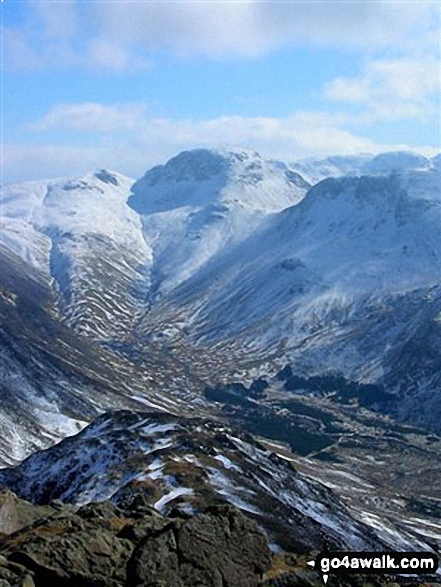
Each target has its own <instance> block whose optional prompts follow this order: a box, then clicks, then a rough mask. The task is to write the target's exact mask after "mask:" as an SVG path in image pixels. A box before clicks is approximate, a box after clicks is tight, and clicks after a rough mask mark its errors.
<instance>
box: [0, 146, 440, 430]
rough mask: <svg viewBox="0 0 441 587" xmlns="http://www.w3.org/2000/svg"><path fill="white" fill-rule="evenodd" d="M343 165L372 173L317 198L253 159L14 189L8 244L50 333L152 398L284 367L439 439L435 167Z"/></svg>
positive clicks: (402, 159) (316, 190) (425, 163)
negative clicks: (149, 388) (342, 379)
mask: <svg viewBox="0 0 441 587" xmlns="http://www.w3.org/2000/svg"><path fill="white" fill-rule="evenodd" d="M329 161H331V159H330V160H329ZM332 161H333V164H335V165H337V164H338V165H337V166H338V167H339V169H340V171H339V173H350V174H351V175H352V174H353V170H354V168H355V167H357V165H358V166H359V167H363V168H366V169H370V170H371V173H372V174H373V175H370V176H367V175H362V176H361V177H341V178H333V179H327V180H325V181H323V182H321V183H319V184H318V185H316V186H314V187H313V188H311V189H309V191H307V189H308V187H309V186H308V184H307V183H306V182H305V181H304V180H303V178H302V177H301V176H300V175H298V174H297V173H295V172H294V171H293V170H292V168H290V167H289V166H286V165H285V164H283V163H279V162H272V161H266V160H264V159H263V158H261V157H260V156H259V155H258V154H257V153H255V152H250V151H235V152H233V151H212V150H206V149H198V150H195V151H188V152H184V153H181V154H180V155H178V156H176V157H175V158H173V159H171V160H170V161H169V162H168V163H166V164H165V165H161V166H158V167H155V168H154V169H151V170H150V171H148V172H147V173H146V174H145V176H144V177H143V178H141V179H140V180H139V181H137V182H135V183H133V181H132V180H130V179H129V178H126V177H124V176H121V175H120V174H117V173H114V172H108V171H104V170H101V171H98V172H96V173H91V174H87V175H86V176H84V177H82V178H77V179H73V180H69V179H61V180H54V181H50V182H31V183H26V184H19V185H14V186H8V187H6V188H4V190H3V193H2V195H1V203H2V213H3V216H2V229H3V230H2V231H1V233H0V234H1V237H0V238H1V241H2V243H3V244H4V246H5V250H8V251H9V252H10V254H15V255H18V257H19V258H20V259H21V260H22V262H23V263H26V264H28V265H26V266H29V267H33V269H32V271H34V272H36V273H38V279H39V280H41V281H42V282H43V283H44V284H45V287H46V288H48V289H49V290H51V291H52V295H53V311H52V313H51V316H53V318H54V319H55V320H58V319H61V320H62V321H63V322H64V324H65V325H66V326H68V327H70V328H73V329H74V330H75V331H76V332H77V333H80V334H82V335H86V336H87V337H89V338H90V339H92V340H95V341H98V342H100V343H101V344H105V345H106V347H107V348H108V349H109V348H110V349H113V350H115V349H117V351H118V352H119V353H122V354H124V355H125V357H126V359H128V360H129V361H134V362H135V364H136V368H138V366H139V365H142V366H143V368H148V369H150V370H152V371H155V373H156V374H159V373H162V375H161V376H159V375H158V377H159V379H157V385H159V382H160V385H165V386H167V389H168V388H169V381H173V386H174V387H175V389H180V390H181V391H180V393H183V391H182V390H183V388H184V387H185V386H187V384H189V381H190V379H188V378H187V375H189V376H190V378H191V377H192V376H195V377H196V380H198V381H199V382H200V383H199V385H200V386H203V382H204V381H206V380H207V378H210V379H211V378H213V377H222V376H223V375H225V373H228V374H231V373H232V372H233V371H234V370H235V369H236V370H237V373H240V374H242V375H244V376H247V373H248V372H249V370H250V369H254V372H255V370H257V371H258V370H259V369H260V366H262V365H265V367H266V368H267V367H268V366H271V365H276V366H277V367H278V366H280V365H282V364H284V363H286V362H288V361H289V362H294V363H295V365H296V369H297V370H298V371H299V372H301V373H302V374H303V375H308V374H312V373H324V372H329V371H333V372H339V373H341V374H342V375H344V376H347V377H349V378H351V379H353V380H358V381H364V382H381V383H384V384H385V385H387V386H389V387H390V388H391V389H392V390H393V391H394V392H396V393H397V398H398V400H397V402H396V405H395V406H391V410H392V411H394V412H395V413H397V414H399V415H400V416H402V417H404V418H408V419H411V420H412V419H413V421H416V422H419V423H421V424H422V425H424V426H426V425H430V426H432V427H435V428H436V427H437V426H438V425H439V421H440V419H439V411H438V410H439V402H437V399H436V398H437V393H438V391H437V390H439V385H440V381H439V365H440V364H441V359H440V353H441V351H440V350H439V349H440V348H441V343H440V336H439V325H440V320H439V315H440V312H441V307H440V305H441V302H440V295H439V291H440V290H439V286H440V283H439V282H440V271H441V249H440V244H439V238H438V234H439V225H440V220H441V218H440V191H441V189H440V179H439V177H440V176H439V172H438V171H437V161H438V159H437V158H434V159H433V160H432V161H429V160H428V159H426V158H424V157H420V156H416V155H413V154H408V153H398V154H397V153H388V154H385V155H379V156H377V157H375V158H374V157H369V156H362V157H353V158H345V160H342V159H341V158H336V159H332ZM426 168H427V169H426ZM351 169H352V171H351ZM403 169H405V171H403ZM409 169H410V170H409ZM390 170H391V171H393V173H392V174H388V171H390ZM306 192H307V193H306ZM305 194H306V195H305ZM23 271H26V269H23ZM57 313H58V314H57ZM426 340H430V347H429V346H427V345H426V344H425V341H426ZM416 350H417V352H416ZM164 362H166V363H167V364H168V367H169V370H168V371H167V373H165V371H164ZM158 365H160V367H158ZM170 373H173V374H174V376H171V377H170V376H169V374H170ZM178 373H179V375H178ZM183 374H185V376H184V375H183ZM181 377H184V378H183V379H181ZM184 381H185V385H184ZM190 391H191V393H197V392H198V391H197V390H195V389H192V390H188V389H187V392H190ZM401 400H403V401H401ZM421 402H423V403H422V404H421V405H420V403H421ZM417 405H418V406H419V409H418V410H416V409H415V408H416V406H417ZM421 406H422V407H421ZM437 406H438V407H437Z"/></svg>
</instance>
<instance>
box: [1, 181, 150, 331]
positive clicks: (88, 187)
mask: <svg viewBox="0 0 441 587" xmlns="http://www.w3.org/2000/svg"><path fill="white" fill-rule="evenodd" d="M132 183H133V180H131V179H129V178H127V177H124V176H122V175H120V174H116V173H111V172H108V171H104V170H101V171H99V172H96V173H90V174H88V175H86V176H84V177H80V178H76V179H61V180H55V181H49V182H30V183H26V184H18V185H10V186H6V187H5V188H4V190H3V194H2V198H1V206H2V213H3V217H4V219H3V220H2V224H3V230H2V233H1V234H2V236H1V239H2V242H3V243H4V244H5V245H6V246H7V247H8V248H10V249H12V250H14V251H15V252H16V253H18V254H19V255H20V256H21V257H22V258H23V259H24V260H26V261H27V262H29V263H30V264H31V265H33V266H34V267H36V268H37V269H38V270H40V271H41V272H43V273H45V274H46V276H47V278H48V280H49V281H53V285H54V286H55V288H56V290H57V292H58V293H59V309H60V312H61V313H62V315H63V319H64V320H65V322H66V323H67V324H68V325H69V326H71V327H72V328H74V329H75V330H76V331H77V332H81V333H83V334H86V335H89V336H92V337H95V338H101V339H107V338H109V337H115V336H123V333H125V332H127V331H128V330H129V329H130V326H131V324H132V322H133V320H134V319H135V317H136V312H137V310H138V307H139V306H140V305H142V304H143V301H144V295H145V294H144V292H145V289H146V288H147V289H148V269H149V266H150V263H151V251H150V250H149V248H148V246H147V245H146V243H145V241H144V238H143V235H142V230H141V222H140V219H139V217H138V215H137V214H136V213H134V212H133V211H132V210H131V209H130V208H129V207H128V206H127V202H126V200H127V195H128V193H129V190H130V186H131V185H132Z"/></svg>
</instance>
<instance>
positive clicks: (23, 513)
mask: <svg viewBox="0 0 441 587" xmlns="http://www.w3.org/2000/svg"><path fill="white" fill-rule="evenodd" d="M54 512H55V510H54V509H53V508H51V507H50V506H37V505H33V504H31V503H29V502H28V501H25V500H24V499H20V498H19V497H17V496H16V495H15V493H12V491H10V490H9V489H5V488H0V532H1V533H3V534H12V533H13V532H16V531H17V530H20V529H21V528H24V527H25V526H29V525H30V524H32V523H33V522H35V521H36V520H38V519H39V518H46V517H47V516H49V515H51V514H52V513H54Z"/></svg>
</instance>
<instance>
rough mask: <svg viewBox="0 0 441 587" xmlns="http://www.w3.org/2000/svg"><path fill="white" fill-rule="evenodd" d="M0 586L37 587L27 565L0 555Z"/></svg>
mask: <svg viewBox="0 0 441 587" xmlns="http://www.w3.org/2000/svg"><path fill="white" fill-rule="evenodd" d="M0 587H35V583H34V580H33V578H32V573H31V572H30V571H29V570H28V569H26V567H24V566H23V565H19V564H17V563H13V562H11V561H8V560H7V559H6V558H5V557H3V556H0Z"/></svg>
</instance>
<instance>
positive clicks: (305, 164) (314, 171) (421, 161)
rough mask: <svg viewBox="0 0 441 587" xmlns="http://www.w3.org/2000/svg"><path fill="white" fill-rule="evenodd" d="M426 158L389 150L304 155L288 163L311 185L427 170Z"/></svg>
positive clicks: (428, 160) (428, 164) (429, 163)
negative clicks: (348, 177) (331, 179)
mask: <svg viewBox="0 0 441 587" xmlns="http://www.w3.org/2000/svg"><path fill="white" fill-rule="evenodd" d="M432 165H433V162H431V161H430V159H428V158H427V157H424V156H423V155H419V154H417V153H412V152H407V151H392V152H389V153H380V154H379V155H369V154H360V155H337V156H332V157H327V158H325V159H317V158H315V157H305V158H304V159H299V160H297V161H294V162H293V163H291V164H290V167H291V168H292V169H293V170H295V171H297V172H298V173H301V174H302V176H303V177H304V178H305V179H307V181H309V182H310V183H311V184H315V183H318V182H319V181H321V180H322V179H326V178H327V177H341V176H344V175H387V174H390V173H396V172H401V171H411V170H417V169H418V170H423V169H430V168H431V167H432Z"/></svg>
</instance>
